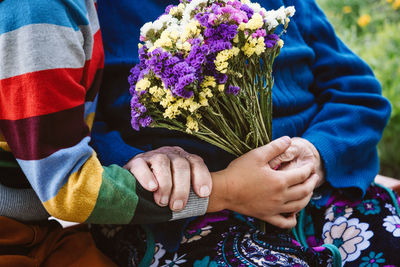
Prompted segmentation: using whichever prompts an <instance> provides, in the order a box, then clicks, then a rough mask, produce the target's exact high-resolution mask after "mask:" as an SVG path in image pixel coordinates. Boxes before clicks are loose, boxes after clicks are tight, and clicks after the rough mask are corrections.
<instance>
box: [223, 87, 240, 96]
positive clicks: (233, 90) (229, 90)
mask: <svg viewBox="0 0 400 267" xmlns="http://www.w3.org/2000/svg"><path fill="white" fill-rule="evenodd" d="M239 92H240V87H239V86H233V85H229V86H228V88H227V89H226V90H225V93H227V94H232V95H235V96H236V95H238V94H239Z"/></svg>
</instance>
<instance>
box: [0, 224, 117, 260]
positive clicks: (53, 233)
mask: <svg viewBox="0 0 400 267" xmlns="http://www.w3.org/2000/svg"><path fill="white" fill-rule="evenodd" d="M3 266H4V267H6V266H7V267H10V266H12V267H19V266H21V267H31V266H45V267H58V266H84V267H86V266H96V267H98V266H100V267H103V266H113V267H115V266H116V265H115V264H114V263H113V262H111V260H110V259H108V258H107V257H106V256H104V255H103V254H102V253H101V252H100V251H99V250H98V249H97V248H96V246H95V244H94V242H93V239H92V237H91V235H90V233H89V232H88V231H87V228H86V227H85V226H83V225H80V226H75V227H71V228H65V229H63V228H62V227H61V225H60V224H59V223H58V222H56V221H54V220H53V221H46V222H43V223H41V224H24V223H21V222H18V221H16V220H13V219H10V218H7V217H2V216H0V267H3Z"/></svg>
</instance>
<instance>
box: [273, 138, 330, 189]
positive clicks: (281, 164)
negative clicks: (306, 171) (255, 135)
mask: <svg viewBox="0 0 400 267" xmlns="http://www.w3.org/2000/svg"><path fill="white" fill-rule="evenodd" d="M269 164H270V166H271V168H273V169H277V168H279V169H280V170H291V169H296V168H299V167H301V166H304V165H306V164H312V166H313V174H314V173H315V174H317V175H318V182H317V184H316V187H318V186H320V185H322V184H323V182H324V181H325V173H324V169H323V165H322V161H321V157H320V155H319V152H318V150H317V149H316V148H315V146H314V145H313V144H312V143H310V142H309V141H308V140H306V139H304V138H300V137H294V138H292V142H291V145H290V146H289V148H288V149H287V150H286V151H285V152H284V153H282V154H281V155H279V156H277V157H276V158H274V159H273V160H271V161H270V162H269Z"/></svg>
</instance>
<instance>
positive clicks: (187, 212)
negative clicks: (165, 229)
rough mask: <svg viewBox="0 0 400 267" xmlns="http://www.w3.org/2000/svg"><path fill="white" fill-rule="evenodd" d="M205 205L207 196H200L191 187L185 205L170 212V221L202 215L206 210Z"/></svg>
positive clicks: (206, 205) (206, 204)
mask: <svg viewBox="0 0 400 267" xmlns="http://www.w3.org/2000/svg"><path fill="white" fill-rule="evenodd" d="M207 207H208V197H207V198H201V197H199V196H198V195H197V194H196V193H195V192H194V191H193V190H192V189H191V190H190V193H189V199H188V202H187V204H186V207H185V208H184V209H183V210H181V211H178V212H172V219H171V221H174V220H179V219H184V218H189V217H195V216H200V215H204V214H205V213H206V212H207Z"/></svg>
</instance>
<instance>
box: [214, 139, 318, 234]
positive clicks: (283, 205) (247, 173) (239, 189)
mask: <svg viewBox="0 0 400 267" xmlns="http://www.w3.org/2000/svg"><path fill="white" fill-rule="evenodd" d="M290 146H291V140H290V138H289V137H282V138H279V139H277V140H274V141H272V142H271V143H269V144H268V145H265V146H262V147H259V148H256V149H254V150H252V151H250V152H248V153H246V154H244V155H242V156H241V157H239V158H237V159H235V160H234V161H232V162H231V163H230V164H229V166H228V167H227V168H226V169H224V170H222V171H220V172H216V173H212V176H213V186H214V190H213V191H212V192H211V195H210V202H209V207H208V211H209V212H212V211H219V210H222V209H230V210H233V211H236V212H239V213H241V214H244V215H248V216H252V217H256V218H258V219H261V220H264V221H266V222H269V223H271V224H273V225H276V226H278V227H280V228H291V227H294V226H295V225H296V223H297V221H296V216H295V212H297V211H300V210H301V209H302V208H303V207H304V206H306V205H307V203H308V202H309V200H310V198H311V196H312V192H313V189H314V187H315V184H316V183H317V179H316V178H317V176H316V175H312V172H313V165H312V164H305V165H303V166H301V167H299V168H296V169H290V170H274V169H273V168H271V166H270V165H269V164H268V162H270V161H271V160H272V159H274V158H276V157H278V156H279V155H280V154H282V153H284V152H285V151H286V150H287V149H288V148H289V147H290ZM310 176H311V177H310ZM282 214H290V215H289V216H285V215H282Z"/></svg>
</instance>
